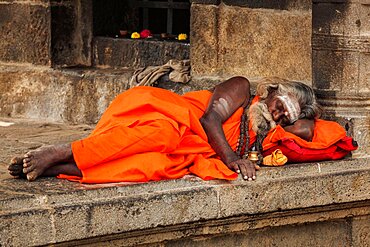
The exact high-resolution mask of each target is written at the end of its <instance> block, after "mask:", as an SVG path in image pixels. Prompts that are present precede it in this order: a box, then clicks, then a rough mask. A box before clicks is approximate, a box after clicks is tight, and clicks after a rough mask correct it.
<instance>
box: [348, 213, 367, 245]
mask: <svg viewBox="0 0 370 247" xmlns="http://www.w3.org/2000/svg"><path fill="white" fill-rule="evenodd" d="M369 222H370V215H367V216H362V217H355V218H353V220H352V228H351V229H352V241H353V246H363V247H369V246H370V223H369Z"/></svg>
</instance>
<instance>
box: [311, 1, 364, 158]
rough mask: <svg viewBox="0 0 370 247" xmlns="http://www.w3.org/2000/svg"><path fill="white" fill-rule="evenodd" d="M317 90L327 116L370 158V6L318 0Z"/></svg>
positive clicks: (314, 19) (315, 39)
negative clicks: (341, 126)
mask: <svg viewBox="0 0 370 247" xmlns="http://www.w3.org/2000/svg"><path fill="white" fill-rule="evenodd" d="M312 22H313V27H312V28H313V32H312V68H313V87H314V88H315V90H316V93H317V96H318V99H319V102H320V103H321V104H322V105H323V106H324V108H325V111H326V113H325V116H324V117H326V118H329V119H334V120H336V121H339V123H341V124H342V125H343V126H345V128H346V129H347V131H348V133H349V135H351V136H353V137H354V138H355V140H356V141H357V142H358V144H359V149H358V150H357V151H356V152H354V153H353V156H354V157H365V156H370V1H369V0H313V6H312Z"/></svg>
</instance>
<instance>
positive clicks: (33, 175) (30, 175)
mask: <svg viewBox="0 0 370 247" xmlns="http://www.w3.org/2000/svg"><path fill="white" fill-rule="evenodd" d="M36 178H37V174H36V173H35V172H30V173H27V180H28V181H33V180H35V179H36Z"/></svg>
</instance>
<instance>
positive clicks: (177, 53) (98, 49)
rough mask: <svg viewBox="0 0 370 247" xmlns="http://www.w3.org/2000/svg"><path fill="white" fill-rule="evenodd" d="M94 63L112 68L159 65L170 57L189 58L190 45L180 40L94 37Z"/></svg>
mask: <svg viewBox="0 0 370 247" xmlns="http://www.w3.org/2000/svg"><path fill="white" fill-rule="evenodd" d="M93 46H94V49H93V50H94V65H95V66H97V67H103V68H106V67H112V68H120V67H127V68H135V69H137V68H142V67H147V66H159V65H163V64H165V63H167V62H168V61H169V60H170V59H178V60H184V59H189V53H190V45H189V44H188V43H182V42H167V41H154V40H153V41H151V40H131V39H114V38H104V37H96V38H95V39H94V45H93Z"/></svg>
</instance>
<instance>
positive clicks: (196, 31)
mask: <svg viewBox="0 0 370 247" xmlns="http://www.w3.org/2000/svg"><path fill="white" fill-rule="evenodd" d="M190 27H191V28H190V30H191V31H190V41H191V46H190V57H191V73H192V75H193V76H197V75H204V74H218V73H219V72H220V71H219V66H218V28H219V27H218V8H217V7H216V6H212V5H200V4H199V5H198V4H192V6H191V16H190Z"/></svg>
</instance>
